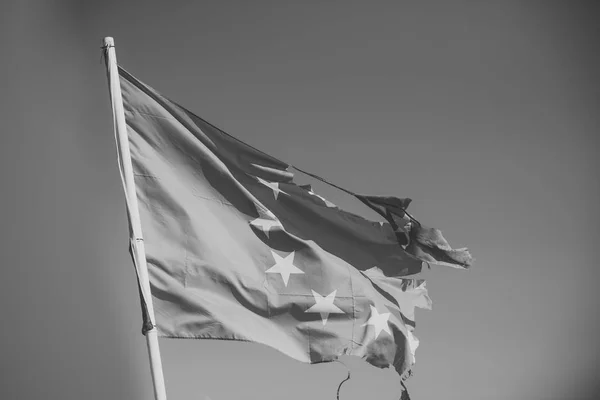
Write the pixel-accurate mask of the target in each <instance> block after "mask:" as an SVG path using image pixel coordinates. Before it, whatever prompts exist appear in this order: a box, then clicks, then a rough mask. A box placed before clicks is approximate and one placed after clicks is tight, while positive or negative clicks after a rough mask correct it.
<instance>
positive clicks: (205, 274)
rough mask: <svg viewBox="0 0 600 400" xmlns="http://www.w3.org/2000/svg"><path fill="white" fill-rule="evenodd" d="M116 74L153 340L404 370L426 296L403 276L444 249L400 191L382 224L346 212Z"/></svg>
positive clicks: (285, 170)
mask: <svg viewBox="0 0 600 400" xmlns="http://www.w3.org/2000/svg"><path fill="white" fill-rule="evenodd" d="M119 74H120V78H121V89H122V93H123V102H124V108H125V116H126V121H127V130H128V135H129V142H130V148H131V156H132V162H133V169H134V177H135V184H136V192H137V197H138V200H139V208H140V218H141V222H142V231H143V234H144V243H145V249H146V258H147V263H148V270H149V279H150V285H151V292H152V298H153V303H154V310H155V319H156V324H157V329H158V333H159V335H160V336H161V337H171V338H198V339H231V340H241V341H251V342H256V343H262V344H265V345H268V346H271V347H273V348H275V349H277V350H279V351H281V352H282V353H284V354H287V355H288V356H290V357H293V358H295V359H297V360H300V361H304V362H310V363H319V362H327V361H333V360H335V359H336V358H337V357H339V356H340V355H355V356H359V357H362V358H364V359H365V360H366V361H368V362H369V363H371V364H373V365H375V366H378V367H382V368H383V367H388V366H390V365H391V366H393V367H394V368H395V369H396V371H397V372H398V373H399V374H400V376H401V377H402V379H405V378H406V377H407V376H409V374H410V368H411V366H412V364H413V363H414V354H415V349H416V347H417V345H418V341H417V339H416V337H415V336H414V335H413V328H414V308H415V307H422V308H430V305H431V301H430V299H429V297H428V295H427V290H426V288H425V283H424V281H422V280H417V279H414V278H411V275H414V274H416V273H418V272H420V271H421V268H422V262H423V260H425V261H433V262H435V257H436V256H438V257H439V254H441V253H440V252H443V251H447V250H448V249H449V247H448V248H444V249H442V250H439V251H438V249H437V247H435V246H436V245H438V244H439V240H438V241H437V242H436V241H435V240H434V241H432V242H431V243H430V244H431V246H434V247H431V248H434V250H435V251H429V252H425V251H424V250H422V246H421V245H420V242H417V239H419V238H421V237H422V236H423V235H422V234H421V236H418V235H414V234H412V233H411V232H412V228H411V220H410V219H407V218H406V216H405V215H403V213H402V209H403V208H405V207H406V206H407V205H408V202H410V200H408V201H406V200H400V199H396V200H389V199H388V198H386V199H388V200H387V203H390V204H391V206H392V207H391V208H392V209H391V210H390V211H389V213H391V214H394V218H395V219H393V220H390V219H388V222H377V221H370V220H367V219H365V218H362V217H359V216H357V215H354V214H351V213H349V212H346V211H344V210H342V209H340V208H338V207H337V206H336V205H335V204H333V203H332V202H330V201H329V200H327V199H325V198H324V197H322V196H320V195H318V194H317V193H315V192H314V191H313V189H312V188H311V187H310V186H302V185H297V184H296V183H294V175H293V173H292V172H290V171H289V170H290V165H288V164H286V163H284V162H282V161H280V160H278V159H276V158H274V157H271V156H269V155H267V154H265V153H263V152H261V151H259V150H257V149H255V148H253V147H251V146H249V145H247V144H245V143H243V142H241V141H239V140H237V139H235V138H233V137H232V136H230V135H228V134H226V133H225V132H223V131H221V130H219V129H218V128H216V127H214V126H212V125H211V124H209V123H207V122H206V121H204V120H203V119H201V118H199V117H197V116H196V115H194V114H193V113H191V112H189V111H187V110H186V109H184V108H183V107H181V106H179V105H177V104H176V103H174V102H173V101H171V100H169V99H167V98H166V97H164V96H162V95H161V94H159V93H157V92H156V91H155V90H153V89H152V88H150V87H149V86H147V85H145V84H143V83H142V82H140V81H139V80H137V79H136V78H134V77H133V76H132V75H130V74H129V73H128V72H126V71H125V70H123V69H121V68H120V69H119ZM365 201H368V202H371V203H372V204H374V205H376V206H377V207H380V208H381V209H382V210H388V208H386V204H387V203H386V202H382V201H379V202H378V200H377V198H375V197H365ZM365 201H363V202H365ZM365 204H366V203H365ZM394 207H396V208H397V209H393V208H394ZM384 214H385V213H384ZM391 214H390V215H391ZM382 215H383V214H382ZM402 218H404V220H403V219H402ZM386 219H387V218H386ZM401 220H402V221H404V222H405V224H399V223H398V222H399V221H401ZM399 232H400V233H402V235H399ZM430 236H431V235H430ZM433 236H435V235H433ZM400 237H401V238H402V239H401V240H400V239H399V238H400ZM415 238H416V239H415ZM440 238H441V239H443V237H442V236H441V234H440V235H439V237H437V236H436V237H434V239H440ZM443 244H445V245H447V243H446V242H445V241H444V243H443ZM411 246H412V247H411ZM438 247H439V246H438ZM411 249H412V251H411ZM450 250H452V249H450ZM436 251H437V253H436ZM460 251H463V253H461V254H463V256H464V255H465V253H464V250H463V249H461V250H460ZM466 254H467V255H468V253H466ZM422 255H425V257H422ZM469 257H470V256H469ZM469 257H467V259H464V260H463V261H465V260H466V261H465V263H463V264H460V266H461V267H465V266H468V264H469V263H470V258H469ZM444 260H445V261H447V262H448V263H451V259H446V258H444ZM449 260H450V261H449Z"/></svg>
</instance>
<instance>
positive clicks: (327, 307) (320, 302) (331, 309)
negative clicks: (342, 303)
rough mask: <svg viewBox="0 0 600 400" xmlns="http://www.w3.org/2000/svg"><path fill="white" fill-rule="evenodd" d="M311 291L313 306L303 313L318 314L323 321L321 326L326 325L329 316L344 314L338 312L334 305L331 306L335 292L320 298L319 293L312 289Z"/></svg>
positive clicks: (340, 311)
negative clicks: (313, 300) (313, 299)
mask: <svg viewBox="0 0 600 400" xmlns="http://www.w3.org/2000/svg"><path fill="white" fill-rule="evenodd" d="M311 291H312V295H313V297H314V298H315V305H314V306H312V307H310V308H309V309H308V310H306V311H304V312H305V313H317V312H318V313H320V314H321V320H322V321H323V326H325V324H327V318H328V317H329V314H344V311H342V310H340V309H339V308H338V307H337V306H336V305H335V304H333V301H334V300H335V294H336V293H337V290H334V291H333V292H331V293H329V294H328V295H327V296H325V297H323V296H321V295H320V294H319V293H317V292H315V291H314V290H312V289H311Z"/></svg>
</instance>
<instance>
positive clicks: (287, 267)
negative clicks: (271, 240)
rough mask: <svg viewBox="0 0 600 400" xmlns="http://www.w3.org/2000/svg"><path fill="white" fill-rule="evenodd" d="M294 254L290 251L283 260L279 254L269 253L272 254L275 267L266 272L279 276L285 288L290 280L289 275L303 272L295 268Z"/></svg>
mask: <svg viewBox="0 0 600 400" xmlns="http://www.w3.org/2000/svg"><path fill="white" fill-rule="evenodd" d="M295 253H296V252H295V251H292V252H291V253H290V254H288V255H287V256H285V258H283V257H281V256H280V255H279V254H277V253H275V252H274V251H271V254H273V258H274V259H275V265H273V266H272V267H271V268H269V269H268V270H266V271H265V272H268V273H270V274H280V275H281V279H283V284H284V285H285V286H287V284H288V281H289V280H290V275H291V274H303V273H304V271H302V270H301V269H299V268H298V267H296V266H295V265H294V264H292V263H293V262H294V254H295Z"/></svg>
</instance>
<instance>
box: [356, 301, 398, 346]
mask: <svg viewBox="0 0 600 400" xmlns="http://www.w3.org/2000/svg"><path fill="white" fill-rule="evenodd" d="M369 307H371V316H370V317H369V320H368V321H367V322H366V323H364V324H362V325H361V326H365V325H373V327H374V328H375V339H377V338H378V337H379V334H380V333H381V331H386V332H387V333H389V334H390V335H391V334H392V332H391V331H390V326H389V325H388V319H389V318H390V313H389V312H388V313H383V314H379V312H378V311H377V309H376V308H375V307H373V306H372V305H369Z"/></svg>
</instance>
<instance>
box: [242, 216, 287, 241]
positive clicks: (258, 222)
mask: <svg viewBox="0 0 600 400" xmlns="http://www.w3.org/2000/svg"><path fill="white" fill-rule="evenodd" d="M250 225H252V226H255V227H256V228H258V229H259V230H261V231H263V232H264V233H265V235H267V237H269V233H270V232H271V229H272V228H281V229H283V225H281V222H279V220H278V219H275V220H272V219H266V218H261V217H258V218H256V219H255V220H253V221H250Z"/></svg>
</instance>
